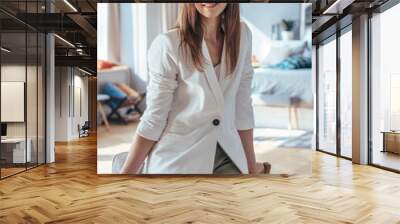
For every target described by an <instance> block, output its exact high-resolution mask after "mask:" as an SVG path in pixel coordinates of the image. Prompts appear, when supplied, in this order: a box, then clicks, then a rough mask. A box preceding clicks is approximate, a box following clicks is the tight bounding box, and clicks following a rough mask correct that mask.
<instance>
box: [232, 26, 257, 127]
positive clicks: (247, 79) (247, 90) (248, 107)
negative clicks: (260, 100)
mask: <svg viewBox="0 0 400 224" xmlns="http://www.w3.org/2000/svg"><path fill="white" fill-rule="evenodd" d="M244 28H245V29H246V34H247V35H246V36H247V40H246V42H247V49H246V54H245V61H244V63H245V64H244V69H243V74H242V78H241V81H240V84H239V89H238V92H237V96H236V120H235V123H236V129H238V130H249V129H252V128H254V113H253V106H252V100H251V82H252V79H253V73H254V71H253V66H252V65H251V55H252V44H251V42H252V37H251V32H250V29H249V28H247V26H246V25H244Z"/></svg>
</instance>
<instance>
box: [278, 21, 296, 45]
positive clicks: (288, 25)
mask: <svg viewBox="0 0 400 224" xmlns="http://www.w3.org/2000/svg"><path fill="white" fill-rule="evenodd" d="M281 27H282V33H281V34H282V40H293V37H294V30H293V28H294V21H293V20H285V19H284V20H282V22H281Z"/></svg>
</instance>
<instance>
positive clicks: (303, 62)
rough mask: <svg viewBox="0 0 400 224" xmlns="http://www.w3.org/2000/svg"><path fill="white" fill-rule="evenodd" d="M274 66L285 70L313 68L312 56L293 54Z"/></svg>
mask: <svg viewBox="0 0 400 224" xmlns="http://www.w3.org/2000/svg"><path fill="white" fill-rule="evenodd" d="M273 67H274V68H279V69H283V70H291V69H301V68H311V58H310V57H303V56H292V57H288V58H286V59H284V60H283V61H281V62H280V63H278V64H277V65H275V66H273Z"/></svg>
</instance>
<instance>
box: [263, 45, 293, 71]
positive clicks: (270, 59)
mask: <svg viewBox="0 0 400 224" xmlns="http://www.w3.org/2000/svg"><path fill="white" fill-rule="evenodd" d="M290 53H291V50H290V48H289V47H287V46H272V47H271V49H270V50H269V52H268V55H267V56H266V57H265V58H264V60H263V61H262V62H261V64H262V65H263V66H266V67H273V66H275V65H277V64H278V63H280V62H281V61H283V60H284V59H286V58H287V57H289V55H290Z"/></svg>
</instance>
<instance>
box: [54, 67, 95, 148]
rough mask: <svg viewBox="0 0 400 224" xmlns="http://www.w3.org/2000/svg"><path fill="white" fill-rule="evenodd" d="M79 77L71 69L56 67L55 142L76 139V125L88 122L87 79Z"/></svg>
mask: <svg viewBox="0 0 400 224" xmlns="http://www.w3.org/2000/svg"><path fill="white" fill-rule="evenodd" d="M81 75H82V73H81V72H80V71H79V70H77V69H73V68H71V67H56V81H55V86H56V88H55V89H56V91H55V125H56V133H55V141H70V140H73V139H77V138H78V137H79V133H78V124H79V125H83V124H84V122H85V121H87V120H88V105H89V102H88V78H87V77H84V76H81ZM79 95H81V97H79ZM79 100H81V102H79ZM80 106H81V107H82V108H81V109H82V114H81V113H80V108H79V107H80Z"/></svg>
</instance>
